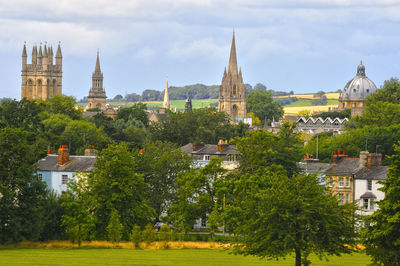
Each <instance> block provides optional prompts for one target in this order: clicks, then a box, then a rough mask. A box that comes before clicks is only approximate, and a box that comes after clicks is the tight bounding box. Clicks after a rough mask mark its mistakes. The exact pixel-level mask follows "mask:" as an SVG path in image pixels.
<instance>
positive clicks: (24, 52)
mask: <svg viewBox="0 0 400 266" xmlns="http://www.w3.org/2000/svg"><path fill="white" fill-rule="evenodd" d="M22 57H28V56H27V55H26V43H24V48H23V49H22Z"/></svg>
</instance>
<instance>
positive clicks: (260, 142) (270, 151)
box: [235, 123, 302, 176]
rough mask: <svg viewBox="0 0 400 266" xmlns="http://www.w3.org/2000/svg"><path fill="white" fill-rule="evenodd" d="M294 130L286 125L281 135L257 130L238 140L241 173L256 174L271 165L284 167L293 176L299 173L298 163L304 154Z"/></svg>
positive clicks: (292, 126)
mask: <svg viewBox="0 0 400 266" xmlns="http://www.w3.org/2000/svg"><path fill="white" fill-rule="evenodd" d="M294 128H295V125H294V124H289V123H284V124H282V126H281V130H280V132H279V135H275V134H273V133H271V132H269V131H267V130H256V131H253V132H248V133H247V134H246V136H245V137H242V138H238V139H236V141H235V144H236V149H237V150H239V151H240V153H241V155H240V167H239V169H240V171H241V172H243V173H256V172H257V171H259V170H261V169H263V168H265V167H268V166H271V165H282V166H283V167H284V168H285V169H286V171H287V173H288V175H289V176H292V175H293V173H295V172H297V166H296V162H298V161H299V160H300V159H301V152H302V143H301V141H300V139H299V137H298V134H297V133H296V132H295V130H294Z"/></svg>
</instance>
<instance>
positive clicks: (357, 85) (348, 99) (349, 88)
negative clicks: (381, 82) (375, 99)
mask: <svg viewBox="0 0 400 266" xmlns="http://www.w3.org/2000/svg"><path fill="white" fill-rule="evenodd" d="M376 91H377V88H376V85H375V83H374V82H373V81H372V80H370V79H369V78H368V77H367V76H366V75H365V66H364V65H363V63H362V61H361V63H360V64H359V65H358V67H357V75H356V76H355V77H354V78H353V79H351V80H350V81H349V82H347V84H346V86H344V88H343V91H342V93H341V94H340V97H339V106H338V110H339V111H342V110H344V109H351V115H352V116H353V115H361V114H362V112H363V110H364V107H365V99H366V98H367V97H368V96H369V95H371V94H372V93H374V92H376Z"/></svg>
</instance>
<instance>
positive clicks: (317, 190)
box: [226, 166, 356, 266]
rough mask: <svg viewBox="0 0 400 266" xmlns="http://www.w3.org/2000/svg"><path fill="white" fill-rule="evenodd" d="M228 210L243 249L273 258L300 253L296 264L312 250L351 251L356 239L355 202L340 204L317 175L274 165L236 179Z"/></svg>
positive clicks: (239, 247)
mask: <svg viewBox="0 0 400 266" xmlns="http://www.w3.org/2000/svg"><path fill="white" fill-rule="evenodd" d="M233 181H234V185H233V194H234V197H233V199H232V200H231V202H229V204H228V206H227V207H226V212H227V213H228V215H227V216H226V217H229V218H230V220H233V221H231V223H232V224H234V225H235V226H234V232H235V234H236V235H237V236H239V237H238V242H237V245H236V246H235V250H236V252H237V253H241V254H248V255H256V256H259V257H262V258H264V257H266V258H268V259H279V258H285V257H286V256H287V255H288V254H291V253H292V252H294V253H295V265H296V266H300V265H309V264H310V261H309V260H308V255H309V254H310V253H316V254H317V255H318V256H319V257H320V258H322V257H325V256H326V255H340V253H350V252H351V251H352V248H353V247H354V244H355V236H356V235H355V233H354V228H353V224H354V222H355V216H354V215H353V214H354V207H353V206H352V205H349V204H346V205H340V204H339V201H338V199H337V197H336V196H335V195H333V194H332V193H331V191H329V189H328V188H327V187H326V186H325V185H324V184H322V183H321V180H320V179H319V178H318V177H317V176H316V175H307V174H295V175H293V176H292V177H288V176H287V175H286V173H285V171H284V170H283V168H282V167H279V166H272V167H268V168H265V169H264V170H263V171H260V172H258V173H257V174H246V175H240V176H239V177H237V179H234V180H233Z"/></svg>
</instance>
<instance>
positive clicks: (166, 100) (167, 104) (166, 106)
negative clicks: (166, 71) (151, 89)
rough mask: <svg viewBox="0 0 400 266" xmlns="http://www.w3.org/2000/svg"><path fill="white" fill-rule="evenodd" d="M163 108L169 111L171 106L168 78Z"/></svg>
mask: <svg viewBox="0 0 400 266" xmlns="http://www.w3.org/2000/svg"><path fill="white" fill-rule="evenodd" d="M163 107H164V108H167V109H169V108H170V104H169V95H168V77H167V82H166V85H165V92H164V103H163Z"/></svg>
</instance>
